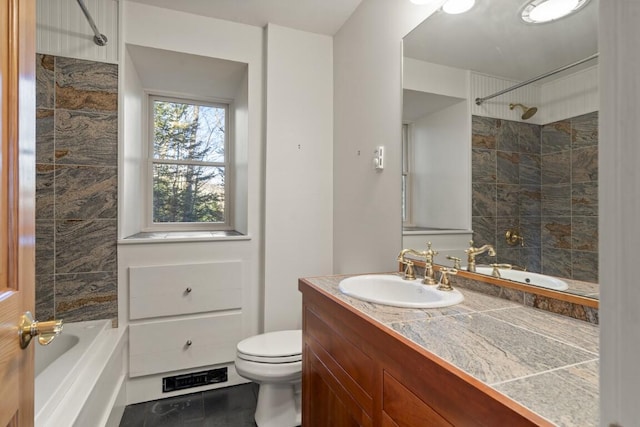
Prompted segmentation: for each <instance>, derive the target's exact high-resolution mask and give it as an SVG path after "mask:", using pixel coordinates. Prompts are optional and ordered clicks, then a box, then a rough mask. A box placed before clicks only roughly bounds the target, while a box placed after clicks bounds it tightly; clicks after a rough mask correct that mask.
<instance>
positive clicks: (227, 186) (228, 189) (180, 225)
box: [143, 92, 235, 231]
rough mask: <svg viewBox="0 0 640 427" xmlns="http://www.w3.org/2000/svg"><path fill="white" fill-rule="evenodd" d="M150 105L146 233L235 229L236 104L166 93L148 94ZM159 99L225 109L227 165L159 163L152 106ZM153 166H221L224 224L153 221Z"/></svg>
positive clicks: (148, 117)
mask: <svg viewBox="0 0 640 427" xmlns="http://www.w3.org/2000/svg"><path fill="white" fill-rule="evenodd" d="M146 99H147V102H146V103H145V107H144V108H145V109H146V110H147V111H146V114H145V116H146V120H147V126H145V128H146V130H147V131H146V133H147V135H146V136H145V139H146V147H147V148H146V153H147V154H146V160H147V161H146V171H145V175H146V180H145V181H146V185H145V186H144V187H145V194H146V200H147V203H146V207H145V209H144V212H145V220H144V224H145V226H144V229H143V231H198V230H199V231H206V230H233V226H234V224H233V207H234V203H233V197H232V196H233V193H232V191H233V177H235V174H234V173H233V171H232V169H231V168H232V165H233V164H234V163H233V150H232V146H233V144H232V143H231V141H232V138H233V136H232V131H231V129H232V124H233V121H232V111H233V102H232V101H230V100H226V99H211V98H197V97H193V96H189V95H181V94H165V93H161V92H147V93H146ZM156 100H160V101H167V102H176V103H184V104H196V105H205V106H212V107H218V108H224V109H225V141H224V162H198V161H189V160H168V161H167V160H159V159H154V135H155V132H154V109H153V103H154V101H156ZM154 164H176V165H190V164H191V165H199V166H219V167H224V171H225V177H224V216H225V221H224V222H188V223H187V222H162V223H159V222H153V165H154Z"/></svg>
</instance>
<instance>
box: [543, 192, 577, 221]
mask: <svg viewBox="0 0 640 427" xmlns="http://www.w3.org/2000/svg"><path fill="white" fill-rule="evenodd" d="M542 215H543V216H570V215H571V185H570V184H558V185H543V186H542Z"/></svg>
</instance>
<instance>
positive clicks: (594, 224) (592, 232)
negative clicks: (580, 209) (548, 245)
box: [571, 215, 598, 252]
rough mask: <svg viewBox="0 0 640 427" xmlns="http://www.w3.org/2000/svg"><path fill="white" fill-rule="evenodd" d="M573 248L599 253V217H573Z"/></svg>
mask: <svg viewBox="0 0 640 427" xmlns="http://www.w3.org/2000/svg"><path fill="white" fill-rule="evenodd" d="M571 248H572V249H577V250H580V251H591V252H597V251H598V217H597V216H575V215H574V216H573V218H572V221H571Z"/></svg>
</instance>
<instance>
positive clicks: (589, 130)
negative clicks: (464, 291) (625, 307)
mask: <svg viewBox="0 0 640 427" xmlns="http://www.w3.org/2000/svg"><path fill="white" fill-rule="evenodd" d="M597 125H598V116H597V113H591V114H587V115H584V116H579V117H575V118H572V119H568V120H563V121H561V122H556V123H551V124H548V125H545V126H538V125H532V124H528V123H521V122H513V121H508V120H500V119H492V118H488V117H480V116H473V119H472V133H473V136H472V164H473V168H472V170H473V171H472V187H473V214H472V215H473V217H472V223H473V224H472V225H473V230H474V240H475V242H476V243H477V244H478V245H482V244H485V243H491V244H493V245H494V246H495V247H496V250H497V252H498V256H497V258H488V257H481V258H480V259H479V262H482V263H487V262H505V263H510V264H516V265H520V266H523V267H527V268H528V269H529V270H532V271H542V272H544V273H547V274H551V275H557V276H563V277H568V278H574V279H579V280H587V281H593V282H595V281H597V280H598V270H597V268H598V247H597V246H598V243H597V242H598V216H597V215H598V203H597V192H598V189H597V180H598V176H597V175H598V169H597V163H598V160H597V156H598V153H597V151H598V146H597V144H598V136H597V133H598V127H597ZM509 228H515V229H518V230H520V231H521V233H522V235H523V236H524V237H525V246H524V247H519V246H515V247H514V246H509V245H507V244H506V242H505V239H504V233H505V231H506V230H507V229H509Z"/></svg>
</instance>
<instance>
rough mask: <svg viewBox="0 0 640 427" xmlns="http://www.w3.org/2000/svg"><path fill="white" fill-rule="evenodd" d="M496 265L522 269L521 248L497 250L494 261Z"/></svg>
mask: <svg viewBox="0 0 640 427" xmlns="http://www.w3.org/2000/svg"><path fill="white" fill-rule="evenodd" d="M493 262H496V263H498V264H511V265H516V266H518V267H523V266H524V262H523V261H522V248H521V247H520V246H510V247H502V248H500V249H499V250H498V255H497V256H496V259H495V261H493Z"/></svg>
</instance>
